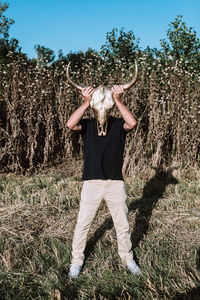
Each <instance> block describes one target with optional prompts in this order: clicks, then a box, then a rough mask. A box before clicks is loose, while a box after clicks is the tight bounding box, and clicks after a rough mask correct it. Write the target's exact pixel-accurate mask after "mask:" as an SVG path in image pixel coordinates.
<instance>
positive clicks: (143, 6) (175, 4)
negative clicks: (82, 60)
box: [6, 0, 200, 58]
mask: <svg viewBox="0 0 200 300" xmlns="http://www.w3.org/2000/svg"><path fill="white" fill-rule="evenodd" d="M7 2H8V4H9V8H8V10H7V11H6V16H7V17H9V18H13V19H14V21H15V24H13V25H12V26H11V28H10V31H9V33H10V38H12V37H14V38H16V39H18V40H19V44H20V46H21V47H22V51H23V52H24V53H26V54H27V55H28V56H29V57H30V58H31V57H36V52H35V50H34V45H36V44H40V45H42V46H45V47H48V48H50V49H52V50H53V51H54V52H55V54H56V55H57V53H58V50H59V49H62V50H63V53H64V54H67V53H69V52H70V51H72V52H77V51H79V50H81V51H86V50H87V49H88V47H90V48H93V49H96V50H99V49H100V48H101V46H102V45H103V44H105V42H106V33H107V32H110V31H111V30H112V29H113V28H115V27H116V28H118V29H121V28H122V27H124V30H125V31H129V30H132V31H133V32H134V34H135V36H136V37H137V38H139V39H140V43H139V45H140V46H141V47H142V49H145V48H146V47H147V46H150V47H151V48H153V47H156V48H160V39H163V38H166V32H167V29H168V25H169V23H170V22H172V21H174V19H175V17H176V16H177V15H183V20H184V21H185V23H186V25H187V26H188V27H193V28H194V29H195V30H196V32H197V34H198V37H199V35H200V1H199V0H132V1H131V0H121V1H118V0H110V1H109V0H99V1H95V0H93V1H92V0H85V1H84V0H83V1H81V0H76V1H73V0H56V1H55V0H7Z"/></svg>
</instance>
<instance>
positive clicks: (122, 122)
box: [119, 118, 132, 133]
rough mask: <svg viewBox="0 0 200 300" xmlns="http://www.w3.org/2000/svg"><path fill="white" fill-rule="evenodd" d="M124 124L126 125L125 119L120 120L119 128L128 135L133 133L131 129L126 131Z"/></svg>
mask: <svg viewBox="0 0 200 300" xmlns="http://www.w3.org/2000/svg"><path fill="white" fill-rule="evenodd" d="M124 123H125V121H124V119H123V118H119V126H120V129H121V130H123V131H124V132H125V133H128V132H130V131H132V130H131V129H129V130H125V129H124Z"/></svg>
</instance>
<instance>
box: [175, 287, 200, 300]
mask: <svg viewBox="0 0 200 300" xmlns="http://www.w3.org/2000/svg"><path fill="white" fill-rule="evenodd" d="M199 299H200V286H199V287H197V288H193V289H191V290H189V291H187V292H186V293H183V294H177V295H176V296H175V297H174V298H173V299H172V300H199Z"/></svg>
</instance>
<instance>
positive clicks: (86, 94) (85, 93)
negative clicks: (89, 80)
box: [81, 86, 94, 102]
mask: <svg viewBox="0 0 200 300" xmlns="http://www.w3.org/2000/svg"><path fill="white" fill-rule="evenodd" d="M81 93H82V97H83V99H84V100H85V102H90V100H91V99H92V94H93V93H94V88H93V87H92V86H89V87H86V88H83V89H82V91H81Z"/></svg>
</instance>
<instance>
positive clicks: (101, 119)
mask: <svg viewBox="0 0 200 300" xmlns="http://www.w3.org/2000/svg"><path fill="white" fill-rule="evenodd" d="M69 66H70V62H69V64H68V66H67V79H68V81H69V83H70V84H71V85H72V86H74V87H75V88H76V89H78V90H79V91H82V89H83V88H86V87H88V86H85V85H82V84H80V83H76V82H74V81H73V80H72V79H71V77H70V75H69ZM137 73H138V68H137V63H136V62H135V76H134V78H133V79H132V80H131V81H130V82H128V83H125V84H122V86H123V88H124V90H127V89H129V88H130V87H132V86H133V85H134V84H135V82H136V80H137ZM114 103H115V102H114V100H113V95H112V91H111V88H110V87H107V86H99V87H98V88H96V89H95V91H94V93H93V94H92V99H91V101H90V107H91V108H92V109H93V110H94V111H95V116H96V120H97V131H98V135H99V136H106V135H107V128H108V117H109V114H110V111H111V110H112V108H113V106H114Z"/></svg>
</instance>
